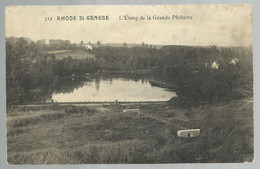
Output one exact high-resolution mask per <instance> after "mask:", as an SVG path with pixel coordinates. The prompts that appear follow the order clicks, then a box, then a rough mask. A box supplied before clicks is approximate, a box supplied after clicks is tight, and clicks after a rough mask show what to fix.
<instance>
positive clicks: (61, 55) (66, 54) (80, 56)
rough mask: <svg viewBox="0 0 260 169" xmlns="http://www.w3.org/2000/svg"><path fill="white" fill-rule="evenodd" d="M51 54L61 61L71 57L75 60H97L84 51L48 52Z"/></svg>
mask: <svg viewBox="0 0 260 169" xmlns="http://www.w3.org/2000/svg"><path fill="white" fill-rule="evenodd" d="M48 53H49V54H55V57H56V59H58V60H61V59H63V58H67V57H69V56H71V57H72V58H73V59H86V58H95V56H94V55H92V54H90V53H89V52H87V51H85V50H84V51H83V50H54V51H50V52H48Z"/></svg>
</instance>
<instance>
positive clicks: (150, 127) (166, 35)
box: [5, 4, 254, 165]
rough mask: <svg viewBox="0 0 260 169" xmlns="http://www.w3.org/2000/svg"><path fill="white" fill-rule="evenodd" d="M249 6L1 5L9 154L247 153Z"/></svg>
mask: <svg viewBox="0 0 260 169" xmlns="http://www.w3.org/2000/svg"><path fill="white" fill-rule="evenodd" d="M252 21H253V19H252V6H251V5H247V4H241V5H132V6H130V5H113V6H112V5H86V6H8V7H7V8H6V11H5V28H6V30H5V32H6V45H5V46H6V107H7V112H6V120H7V121H6V125H7V126H6V127H7V140H6V141H7V162H8V164H9V165H17V164H19V165H21V164H26V165H28V164H118V163H119V164H165V163H169V164H175V163H244V162H252V161H253V160H254V127H253V126H254V120H253V119H254V118H253V117H254V113H253V22H252Z"/></svg>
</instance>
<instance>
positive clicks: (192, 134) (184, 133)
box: [177, 129, 200, 138]
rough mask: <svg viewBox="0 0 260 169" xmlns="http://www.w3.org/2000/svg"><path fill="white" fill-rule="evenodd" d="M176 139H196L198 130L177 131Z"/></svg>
mask: <svg viewBox="0 0 260 169" xmlns="http://www.w3.org/2000/svg"><path fill="white" fill-rule="evenodd" d="M177 135H178V137H187V138H189V137H197V136H199V135H200V129H188V130H179V131H178V132H177Z"/></svg>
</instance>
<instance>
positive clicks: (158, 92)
mask: <svg viewBox="0 0 260 169" xmlns="http://www.w3.org/2000/svg"><path fill="white" fill-rule="evenodd" d="M70 86H71V85H70ZM63 88H64V87H63ZM172 97H176V93H175V92H173V91H171V90H169V89H166V88H161V87H156V86H152V85H151V84H150V82H149V80H148V79H144V78H142V79H130V78H118V77H116V78H114V77H113V78H94V79H91V80H90V79H88V80H84V81H83V82H81V83H80V85H75V86H74V88H73V89H71V88H70V89H69V90H56V91H53V93H52V96H51V99H52V100H53V101H54V102H114V101H115V100H117V101H119V102H147V101H168V100H170V99H171V98H172Z"/></svg>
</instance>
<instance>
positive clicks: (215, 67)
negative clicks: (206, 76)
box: [211, 61, 219, 69]
mask: <svg viewBox="0 0 260 169" xmlns="http://www.w3.org/2000/svg"><path fill="white" fill-rule="evenodd" d="M211 67H212V69H218V68H219V63H218V61H214V62H213V63H212V64H211Z"/></svg>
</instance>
